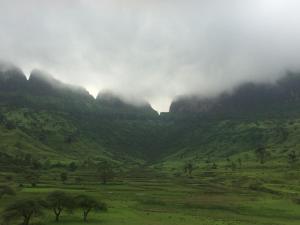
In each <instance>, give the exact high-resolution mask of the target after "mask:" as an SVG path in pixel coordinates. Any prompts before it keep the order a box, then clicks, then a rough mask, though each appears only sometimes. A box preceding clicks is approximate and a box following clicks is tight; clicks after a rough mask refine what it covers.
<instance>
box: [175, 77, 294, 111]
mask: <svg viewBox="0 0 300 225" xmlns="http://www.w3.org/2000/svg"><path fill="white" fill-rule="evenodd" d="M299 103H300V74H299V73H293V72H288V73H287V74H286V75H285V76H283V77H282V78H280V79H279V80H277V81H276V82H275V83H253V82H248V83H244V84H241V85H239V86H237V87H236V88H234V89H233V90H232V91H231V92H223V93H222V94H220V95H218V96H216V97H211V98H209V97H208V98H201V97H200V96H182V97H179V98H178V99H176V100H175V101H173V102H172V104H171V106H170V112H172V113H211V114H216V113H231V114H243V113H244V114H245V113H246V114H247V113H257V112H261V113H263V112H271V111H272V110H280V109H282V110H285V109H284V107H287V105H293V106H297V105H299Z"/></svg>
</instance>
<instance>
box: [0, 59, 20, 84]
mask: <svg viewBox="0 0 300 225" xmlns="http://www.w3.org/2000/svg"><path fill="white" fill-rule="evenodd" d="M0 75H1V77H2V78H4V79H9V78H20V79H22V80H26V76H25V74H24V73H23V71H22V70H21V69H20V68H19V67H17V66H16V65H14V64H13V63H10V62H5V61H0Z"/></svg>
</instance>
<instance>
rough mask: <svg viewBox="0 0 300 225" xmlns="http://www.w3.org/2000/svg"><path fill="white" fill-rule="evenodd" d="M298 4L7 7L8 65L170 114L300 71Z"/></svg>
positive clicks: (60, 0)
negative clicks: (184, 104)
mask: <svg viewBox="0 0 300 225" xmlns="http://www.w3.org/2000/svg"><path fill="white" fill-rule="evenodd" d="M299 12H300V1H298V0H226V1H224V0H197V1H196V0H181V1H179V0H152V1H150V0H97V1H96V0H94V1H93V0H81V1H80V0H72V1H70V0H52V1H49V0H26V1H20V0H0V59H2V60H6V61H11V62H14V63H15V64H16V65H18V66H20V67H21V68H22V69H24V72H25V73H26V74H29V73H30V71H31V70H32V69H34V68H39V69H42V70H46V71H48V72H49V73H52V74H53V75H54V76H55V77H56V78H58V79H60V80H62V81H64V82H68V83H72V84H77V85H82V86H84V87H86V88H87V89H88V90H89V91H90V92H91V93H92V94H93V95H96V94H97V92H98V91H100V90H101V91H103V90H113V91H115V92H117V93H120V94H122V95H123V96H125V97H126V98H143V99H146V100H148V101H149V102H150V103H151V104H152V106H153V107H154V108H155V109H157V110H159V111H167V110H168V107H169V104H170V101H171V100H172V99H173V98H175V97H176V96H178V95H183V94H199V95H205V96H207V95H212V94H216V93H219V92H221V91H223V90H226V89H230V88H232V87H233V86H235V85H237V84H238V83H240V82H244V81H253V80H254V81H256V80H257V81H268V80H274V79H276V78H277V77H278V76H279V75H280V74H281V73H283V71H285V70H287V69H290V70H298V69H300V68H299V67H300V13H299Z"/></svg>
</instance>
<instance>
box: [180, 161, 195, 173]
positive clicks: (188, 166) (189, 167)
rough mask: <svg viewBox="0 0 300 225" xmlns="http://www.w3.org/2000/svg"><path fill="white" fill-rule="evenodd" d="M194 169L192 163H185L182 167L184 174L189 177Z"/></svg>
mask: <svg viewBox="0 0 300 225" xmlns="http://www.w3.org/2000/svg"><path fill="white" fill-rule="evenodd" d="M194 169H195V167H194V165H193V164H192V162H187V163H186V164H185V165H184V167H183V170H184V172H185V173H186V174H188V175H189V176H192V172H193V171H194Z"/></svg>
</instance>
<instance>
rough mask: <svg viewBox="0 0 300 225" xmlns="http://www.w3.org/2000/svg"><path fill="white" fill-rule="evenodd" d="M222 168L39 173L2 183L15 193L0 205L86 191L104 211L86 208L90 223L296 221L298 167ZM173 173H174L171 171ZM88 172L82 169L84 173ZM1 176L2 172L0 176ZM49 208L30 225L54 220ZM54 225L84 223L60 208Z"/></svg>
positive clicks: (264, 224)
mask: <svg viewBox="0 0 300 225" xmlns="http://www.w3.org/2000/svg"><path fill="white" fill-rule="evenodd" d="M254 165H255V163H254V162H253V165H251V164H249V166H248V167H246V166H244V167H243V168H237V169H234V170H232V169H228V168H225V167H222V166H220V168H217V169H205V164H203V165H199V168H198V169H195V171H193V175H192V176H186V175H184V174H180V175H178V174H177V173H176V175H174V174H173V173H171V172H170V171H172V170H170V171H167V170H165V171H164V172H162V171H159V170H157V169H153V168H152V169H151V168H149V167H143V168H137V169H136V170H135V172H131V173H132V175H131V176H124V177H121V176H116V177H115V178H114V179H113V180H111V181H109V182H108V183H107V184H105V185H104V184H101V182H97V181H93V180H92V179H91V178H89V177H88V175H87V176H85V178H84V180H83V181H82V182H81V183H80V184H78V182H76V181H75V176H76V175H77V174H78V173H79V172H78V171H77V172H74V173H73V175H71V174H70V177H69V179H68V180H67V181H66V182H65V183H62V182H61V181H60V180H59V179H56V180H55V179H52V178H51V176H50V175H51V173H49V172H48V174H43V175H42V177H41V179H40V180H39V182H38V183H37V185H36V186H35V187H32V186H31V185H29V184H22V185H21V186H20V185H17V183H20V182H21V181H20V180H18V179H17V176H16V179H15V181H10V182H6V184H7V183H9V184H10V185H11V186H14V188H15V189H16V196H4V197H3V198H2V199H1V208H2V209H3V208H4V207H5V206H6V205H7V204H9V203H10V202H12V201H15V199H19V198H41V199H43V198H45V197H46V195H47V194H48V193H50V192H53V191H56V190H60V191H64V192H66V193H69V194H71V195H74V196H75V195H78V194H86V195H88V196H91V197H93V198H94V199H96V200H99V201H103V202H105V203H106V204H107V206H108V210H107V211H106V212H96V211H92V212H91V213H90V215H89V218H88V222H87V223H88V224H91V225H96V224H97V225H98V224H103V225H118V224H124V225H126V224H128V225H141V224H143V225H183V224H190V225H193V224H195V225H196V224H197V225H253V224H261V225H296V224H299V221H300V204H299V203H300V198H299V196H300V179H299V178H300V173H299V172H300V171H299V169H298V168H290V167H287V166H286V165H276V166H275V164H274V163H271V162H270V163H267V164H265V165H263V166H256V167H255V166H254ZM173 172H174V171H173ZM87 174H88V173H87ZM4 176H5V174H2V179H4ZM3 182H4V180H3ZM54 218H55V217H54V215H53V213H52V211H50V210H44V214H43V215H42V216H39V217H36V218H34V219H33V220H32V222H31V224H45V225H50V224H51V225H52V224H58V223H57V222H55V221H54ZM59 224H70V225H71V224H72V225H77V224H85V223H84V222H83V221H82V212H81V211H80V210H74V211H73V212H71V213H70V212H67V211H64V212H63V213H62V215H61V218H60V221H59Z"/></svg>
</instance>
